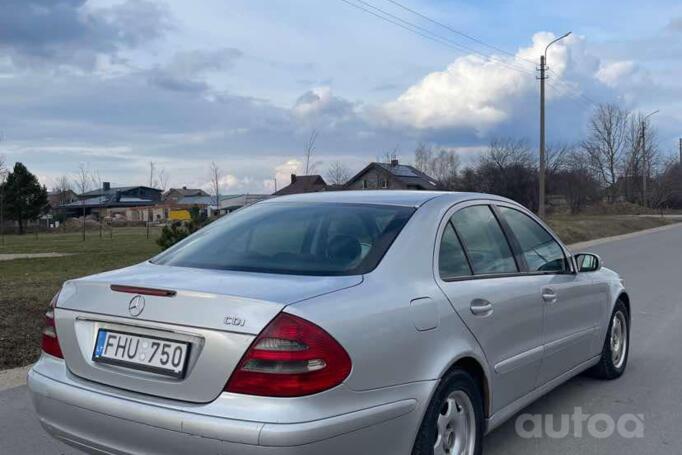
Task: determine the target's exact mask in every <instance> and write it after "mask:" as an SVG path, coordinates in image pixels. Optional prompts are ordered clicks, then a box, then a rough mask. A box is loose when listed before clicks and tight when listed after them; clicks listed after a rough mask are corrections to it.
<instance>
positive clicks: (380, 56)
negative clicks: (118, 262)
mask: <svg viewBox="0 0 682 455" xmlns="http://www.w3.org/2000/svg"><path fill="white" fill-rule="evenodd" d="M347 1H348V2H351V3H355V4H356V5H360V6H362V7H363V8H365V9H369V10H372V6H374V7H377V8H381V9H382V10H384V11H386V12H387V13H389V14H392V15H393V16H392V20H393V21H394V22H398V23H400V24H402V25H406V24H408V23H409V24H413V25H414V26H416V27H419V28H418V31H420V33H422V34H428V33H434V34H436V35H437V36H438V37H439V38H437V39H436V40H435V41H434V40H433V39H432V40H429V39H426V38H424V37H422V36H419V35H417V34H415V33H410V32H408V31H406V30H405V29H404V28H401V27H399V26H397V25H395V24H391V23H388V22H386V21H382V20H380V19H379V18H377V17H376V16H373V15H371V14H368V13H367V12H365V11H361V10H360V9H358V8H354V7H352V6H350V5H349V4H348V3H346V2H344V1H342V0H324V1H320V0H229V1H225V0H202V1H200V2H198V1H193V2H190V1H185V0H158V1H156V0H154V1H152V0H123V1H120V0H91V1H84V0H3V1H2V2H1V3H0V93H2V96H0V132H1V134H2V142H1V143H0V153H2V154H4V155H5V156H6V157H7V158H8V160H9V161H10V162H14V161H21V162H23V163H24V164H26V165H27V166H28V167H29V169H31V170H32V171H33V172H35V173H36V174H38V175H39V177H40V179H41V180H42V182H43V183H45V184H46V185H47V186H48V187H50V186H53V185H54V184H55V181H56V179H57V177H59V176H61V175H73V174H75V172H76V170H77V169H78V167H79V166H80V165H81V164H82V163H83V164H85V165H87V166H88V167H89V168H90V169H92V170H94V171H99V173H100V175H101V176H102V179H103V180H108V181H111V182H112V183H113V184H120V185H127V184H144V183H146V181H147V180H148V172H149V171H148V169H149V164H148V163H149V162H150V161H154V162H155V163H156V166H157V168H164V169H165V170H166V172H167V173H168V175H169V176H170V182H169V183H170V185H172V186H181V185H189V186H202V185H205V184H206V182H207V180H208V167H209V164H210V162H211V161H212V160H214V161H215V162H216V163H218V164H219V166H220V167H221V168H222V169H223V171H224V173H225V177H224V181H223V192H232V193H241V192H264V191H271V190H272V187H273V185H274V183H273V179H274V178H275V177H276V178H277V179H278V184H279V186H280V187H281V186H282V185H284V184H286V183H287V180H288V175H289V174H290V173H291V172H300V171H301V161H302V156H303V144H304V143H305V142H306V139H307V137H308V136H309V135H310V133H311V131H312V130H314V129H315V130H318V131H319V139H318V144H317V150H316V152H315V153H316V154H315V156H314V161H315V165H316V167H317V171H319V172H320V173H322V174H324V172H325V169H326V167H327V166H328V165H329V163H330V162H332V161H335V160H341V161H344V162H345V163H346V164H347V165H348V166H349V167H350V168H352V169H354V170H356V169H359V168H361V167H362V165H363V164H364V163H366V162H367V161H368V160H374V159H376V157H378V156H382V155H384V154H386V153H387V152H388V151H392V150H396V149H397V150H398V155H399V157H400V158H401V159H402V160H403V161H410V160H411V159H412V151H413V150H414V147H415V145H416V144H417V143H419V142H425V143H428V144H432V145H433V146H436V147H447V148H453V149H457V150H459V151H460V153H461V155H462V156H463V157H464V159H465V160H466V159H467V157H471V156H474V155H475V154H476V153H477V151H478V150H480V149H481V147H483V146H484V145H485V144H486V143H487V142H488V141H489V140H490V138H491V137H494V136H513V137H518V138H527V139H528V140H529V141H530V142H531V143H532V144H536V143H537V139H536V138H537V134H538V126H537V117H538V83H537V81H536V80H535V75H534V72H535V71H534V69H535V66H534V64H533V62H535V61H537V60H538V58H539V55H540V53H541V49H543V48H544V46H545V45H546V44H547V43H548V42H549V41H550V40H551V39H553V38H554V37H555V36H558V35H559V34H562V33H563V32H565V31H569V30H570V31H572V32H573V35H572V36H571V37H569V38H568V39H566V40H564V41H563V42H561V44H558V45H556V46H554V47H553V48H552V49H551V50H550V53H549V55H548V61H549V66H550V67H551V69H552V73H550V78H551V79H550V83H551V85H550V86H548V137H549V141H550V142H570V141H575V140H578V139H579V138H580V137H581V135H582V134H583V131H584V125H585V119H586V117H587V116H588V115H589V112H590V109H591V107H592V106H593V105H592V103H594V102H612V101H618V102H620V103H623V104H624V105H626V106H627V107H629V108H631V109H634V110H642V111H648V110H653V109H661V113H660V114H659V115H658V116H657V117H656V119H655V126H656V128H657V130H658V136H659V143H660V146H661V148H662V149H663V150H664V151H666V152H668V153H672V152H673V151H674V150H675V145H676V138H677V137H678V136H680V135H682V78H681V77H680V75H681V74H682V3H681V2H679V0H650V1H647V2H642V1H631V0H603V1H595V0H573V1H570V2H551V1H544V2H540V1H529V0H504V1H502V0H498V1H480V0H399V4H396V3H395V2H393V1H391V0H347ZM400 4H403V5H404V6H407V7H409V8H412V9H414V10H416V11H418V12H420V13H422V14H424V15H426V16H427V17H429V18H431V19H433V20H435V21H437V22H440V23H442V24H445V25H447V26H449V27H450V28H451V29H454V30H457V31H460V32H464V33H465V34H467V35H469V36H472V37H474V38H476V39H478V40H480V41H483V42H485V43H487V44H488V46H485V45H482V44H480V43H479V42H477V41H473V40H470V39H467V38H465V37H464V36H462V35H458V34H456V33H455V32H453V31H452V30H449V29H446V28H443V27H440V26H439V25H437V24H435V23H433V22H429V21H427V20H425V19H424V18H422V17H419V16H416V15H414V14H412V13H410V12H409V11H407V10H405V9H402V8H400V6H399V5H400ZM372 11H374V12H375V13H377V14H378V13H379V12H378V11H377V10H372ZM401 21H406V22H401ZM432 37H433V35H432ZM438 40H440V41H439V42H436V41H438Z"/></svg>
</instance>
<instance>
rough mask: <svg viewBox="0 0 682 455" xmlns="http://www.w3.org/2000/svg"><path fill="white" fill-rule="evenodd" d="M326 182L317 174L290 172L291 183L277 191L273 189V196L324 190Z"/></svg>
mask: <svg viewBox="0 0 682 455" xmlns="http://www.w3.org/2000/svg"><path fill="white" fill-rule="evenodd" d="M326 189H327V182H325V181H324V179H323V178H322V177H321V176H319V175H296V174H291V183H290V184H289V185H287V186H285V187H284V188H282V189H281V190H279V191H275V193H273V196H285V195H287V194H301V193H317V192H318V191H325V190H326Z"/></svg>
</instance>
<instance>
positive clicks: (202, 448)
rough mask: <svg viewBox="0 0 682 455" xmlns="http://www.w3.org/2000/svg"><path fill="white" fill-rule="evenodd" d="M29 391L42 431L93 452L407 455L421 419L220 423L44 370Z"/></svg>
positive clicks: (356, 415) (393, 412)
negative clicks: (403, 454) (51, 374)
mask: <svg viewBox="0 0 682 455" xmlns="http://www.w3.org/2000/svg"><path fill="white" fill-rule="evenodd" d="M41 362H54V363H56V362H57V360H53V359H47V360H45V359H44V360H42V361H41ZM63 368H64V370H66V368H65V367H63ZM28 385H29V389H30V390H31V395H32V398H33V402H34V405H35V408H36V412H37V414H38V418H39V419H40V422H41V424H42V425H43V427H44V428H45V429H46V430H47V431H48V432H49V433H50V434H52V435H53V436H55V437H56V438H58V439H60V440H62V441H64V442H66V443H68V444H71V445H74V446H76V447H79V448H81V449H83V450H85V451H87V452H91V453H114V454H142V453H144V454H157V453H158V454H172V453H178V454H180V453H190V452H191V453H211V454H215V453H218V454H229V455H241V454H244V455H247V454H266V453H267V454H271V453H276V454H289V453H291V454H299V455H300V454H308V453H310V454H313V453H325V454H336V453H339V454H342V453H343V454H348V453H350V452H351V451H352V452H353V453H354V454H355V455H357V454H364V453H367V454H370V453H372V454H376V453H385V452H387V451H388V452H390V453H405V454H408V453H410V451H411V445H412V442H411V441H413V436H414V434H415V432H416V429H417V427H418V422H419V420H420V418H421V412H417V409H418V408H420V406H419V405H418V404H419V402H418V400H416V399H405V400H400V401H394V402H391V403H386V404H383V405H379V406H373V407H370V408H367V409H361V410H357V411H354V412H349V413H345V414H342V415H337V416H333V417H328V418H323V419H319V420H314V421H308V422H298V423H268V422H254V421H246V420H237V419H231V418H222V417H220V416H216V415H208V414H206V413H205V411H206V409H205V408H206V406H205V405H188V406H186V408H185V409H183V410H178V409H174V408H170V407H166V406H164V405H163V404H162V403H160V402H158V403H157V402H154V401H140V400H136V399H131V398H130V397H127V396H122V395H119V394H115V389H109V388H103V387H102V386H97V385H94V384H93V385H92V387H91V386H90V383H87V382H84V381H80V380H77V379H76V378H72V377H70V375H69V374H68V373H67V372H66V371H65V375H64V376H63V377H58V378H54V377H48V376H47V375H45V372H44V371H43V372H41V370H40V363H39V364H38V365H37V366H36V367H34V368H33V369H32V370H31V371H30V372H29V376H28ZM106 389H108V390H110V392H109V393H107V391H106ZM264 412H267V410H266V409H265V410H264Z"/></svg>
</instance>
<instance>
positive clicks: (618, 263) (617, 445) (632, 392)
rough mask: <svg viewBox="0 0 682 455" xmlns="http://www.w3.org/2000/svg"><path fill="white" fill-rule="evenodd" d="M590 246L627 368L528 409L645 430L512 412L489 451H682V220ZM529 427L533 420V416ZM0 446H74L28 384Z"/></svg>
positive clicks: (3, 412)
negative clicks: (620, 310) (603, 273)
mask: <svg viewBox="0 0 682 455" xmlns="http://www.w3.org/2000/svg"><path fill="white" fill-rule="evenodd" d="M589 250H590V251H593V252H595V253H597V254H600V255H601V256H602V258H603V260H604V263H605V265H606V266H607V267H609V268H612V269H614V270H616V271H618V272H619V273H620V274H621V276H622V277H623V278H624V279H625V284H626V286H627V287H628V289H629V291H630V295H631V298H632V302H633V329H632V338H631V343H632V350H631V356H630V364H629V367H628V371H627V372H626V374H625V375H624V376H623V377H622V378H621V379H619V380H617V381H613V382H602V381H597V380H593V379H589V378H586V377H582V376H581V377H578V378H575V379H573V380H571V381H569V382H568V383H566V384H564V385H563V386H561V387H559V388H558V389H556V390H554V391H553V392H551V393H550V394H548V395H546V396H545V397H543V398H541V399H540V400H539V401H537V402H535V403H534V404H532V405H531V406H530V407H528V408H527V409H525V410H524V411H523V414H531V415H539V416H543V419H547V417H546V416H548V417H549V418H551V419H553V422H554V425H553V427H554V429H555V430H557V431H558V430H561V428H562V426H561V419H562V416H566V417H563V418H564V419H568V418H569V416H572V415H573V414H574V410H575V408H580V410H581V412H582V413H583V414H584V415H586V416H599V415H604V414H605V415H608V416H610V418H611V419H613V421H614V422H617V421H618V420H619V419H621V418H622V416H625V415H639V416H641V417H642V418H643V425H642V426H643V430H644V432H643V437H634V438H626V437H623V436H621V435H619V434H618V432H615V433H614V434H613V435H612V436H610V437H606V438H598V437H595V436H591V435H589V433H590V430H589V425H588V424H583V426H582V432H583V435H582V437H576V436H575V434H576V428H577V426H576V425H571V426H569V427H568V428H569V429H570V432H569V435H568V436H564V437H558V438H557V437H550V436H549V435H548V434H547V432H546V431H544V430H543V434H544V436H543V437H541V438H527V437H526V438H524V437H520V436H519V435H518V434H517V432H516V418H514V419H511V420H510V421H509V422H508V423H507V424H505V425H504V426H502V427H501V428H500V429H498V430H496V431H495V432H493V433H492V434H490V435H489V436H487V437H486V439H485V450H484V453H485V454H486V455H503V454H523V455H533V454H576V453H581V454H618V455H627V454H632V455H646V454H656V455H658V454H679V453H682V437H680V431H681V430H680V427H682V406H681V403H682V225H680V226H677V227H674V228H672V229H668V230H663V231H658V232H654V233H647V234H645V235H639V236H637V237H633V238H627V239H624V240H616V241H611V242H608V243H604V244H601V245H597V246H594V247H591V248H590V249H589ZM595 419H596V417H595ZM597 420H599V422H601V423H597V424H596V425H597V427H596V428H597V430H598V431H602V430H605V429H606V428H605V427H604V426H603V423H604V419H603V418H600V419H596V420H595V422H597ZM570 422H573V421H572V420H570ZM543 428H544V427H543ZM543 428H541V430H542V429H543ZM525 429H526V430H528V431H530V430H532V429H534V427H533V426H532V425H530V426H529V425H528V424H527V426H526V427H525ZM626 429H627V430H628V433H629V434H628V436H637V435H636V434H634V433H636V429H637V426H636V425H635V424H632V421H630V425H629V426H626ZM550 430H551V428H550ZM527 436H528V435H527ZM559 436H561V434H559ZM0 454H30V455H42V454H45V455H56V454H76V452H75V451H73V450H71V449H69V448H67V447H65V446H63V445H61V444H57V443H55V442H54V441H52V440H51V439H49V438H48V437H47V436H46V435H45V434H44V433H43V431H42V430H41V428H40V426H39V424H38V422H37V421H36V419H35V417H34V416H33V414H32V409H31V406H30V403H29V399H28V394H27V390H26V387H17V388H14V389H10V390H5V391H3V392H0Z"/></svg>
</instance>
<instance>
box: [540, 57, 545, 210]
mask: <svg viewBox="0 0 682 455" xmlns="http://www.w3.org/2000/svg"><path fill="white" fill-rule="evenodd" d="M545 58H546V57H545V56H544V55H541V56H540V175H539V178H538V180H539V181H540V192H539V195H538V215H540V218H544V217H545V190H546V189H547V186H546V185H545V174H546V172H547V163H546V157H545V79H547V76H546V75H545V67H546V65H545Z"/></svg>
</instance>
